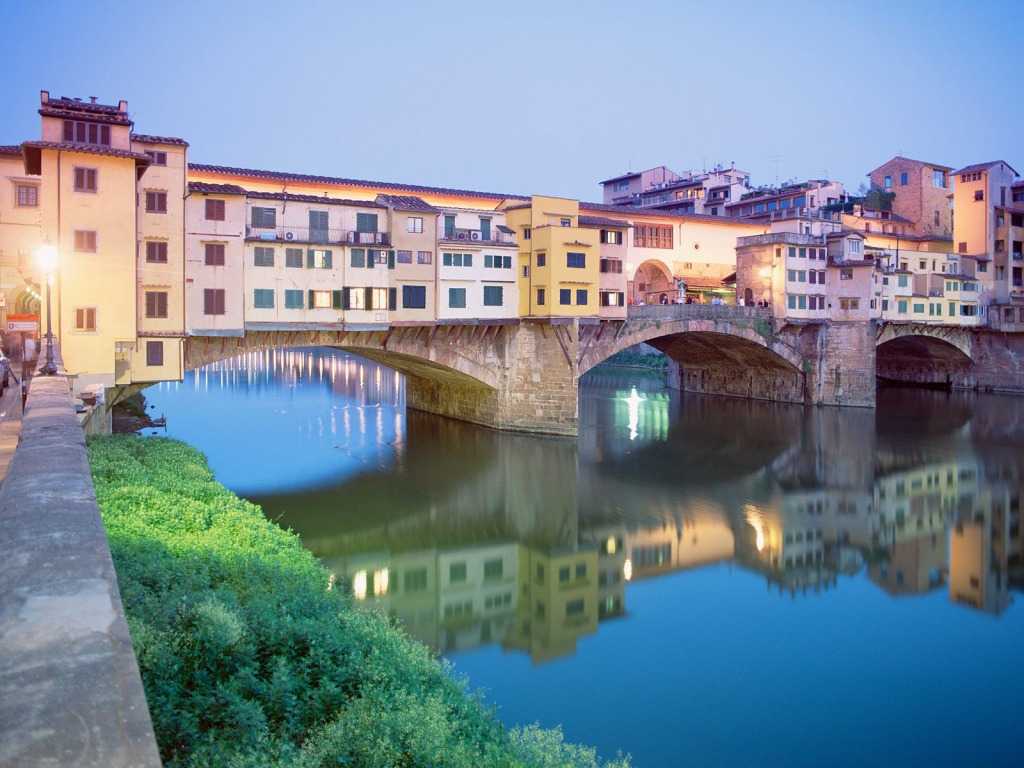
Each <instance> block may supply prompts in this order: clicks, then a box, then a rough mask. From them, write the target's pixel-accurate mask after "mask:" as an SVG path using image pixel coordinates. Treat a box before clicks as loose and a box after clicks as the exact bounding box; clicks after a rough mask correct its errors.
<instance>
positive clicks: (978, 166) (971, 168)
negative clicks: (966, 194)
mask: <svg viewBox="0 0 1024 768" xmlns="http://www.w3.org/2000/svg"><path fill="white" fill-rule="evenodd" d="M1000 163H1003V164H1004V165H1005V166H1006V167H1007V168H1009V169H1010V170H1011V171H1013V173H1014V175H1017V171H1016V169H1014V167H1013V166H1012V165H1010V164H1009V163H1008V162H1006V161H1005V160H989V161H988V162H987V163H974V164H973V165H965V166H964V167H963V168H961V169H960V170H959V171H953V175H954V176H959V175H960V174H961V173H974V172H975V171H987V170H988V169H989V168H991V167H992V166H993V165H999V164H1000Z"/></svg>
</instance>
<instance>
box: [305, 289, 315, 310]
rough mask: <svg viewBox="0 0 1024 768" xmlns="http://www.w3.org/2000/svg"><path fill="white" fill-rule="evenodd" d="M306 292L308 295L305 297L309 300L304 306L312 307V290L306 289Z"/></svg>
mask: <svg viewBox="0 0 1024 768" xmlns="http://www.w3.org/2000/svg"><path fill="white" fill-rule="evenodd" d="M306 293H307V294H308V296H307V297H306V298H308V299H309V301H308V302H307V303H306V308H307V309H312V308H313V291H306Z"/></svg>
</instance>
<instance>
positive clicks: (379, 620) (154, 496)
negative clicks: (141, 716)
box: [89, 435, 627, 768]
mask: <svg viewBox="0 0 1024 768" xmlns="http://www.w3.org/2000/svg"><path fill="white" fill-rule="evenodd" d="M89 457H90V461H91V463H92V471H93V479H94V481H95V485H96V495H97V498H98V499H99V503H100V508H101V510H102V513H103V521H104V524H105V525H106V528H107V534H108V536H109V539H110V546H111V550H112V552H113V556H114V564H115V566H116V569H117V575H118V582H119V584H120V588H121V596H122V599H123V601H124V605H125V610H126V612H127V615H128V624H129V627H130V629H131V634H132V643H133V645H134V647H135V653H136V655H137V657H138V660H139V666H140V669H141V671H142V678H143V683H144V685H145V689H146V697H147V699H148V702H149V708H150V713H151V715H152V718H153V725H154V727H155V729H156V734H157V739H158V742H159V745H160V751H161V756H162V758H163V760H164V762H165V765H167V766H170V767H178V766H181V767H184V766H196V767H198V766H203V767H204V768H218V767H219V766H225V767H230V768H248V767H249V766H253V767H255V766H271V767H277V766H295V767H296V768H327V766H331V767H332V768H336V767H337V766H371V767H374V768H376V767H377V766H379V767H380V768H384V767H385V766H388V767H390V766H459V767H461V766H467V767H468V766H537V767H538V768H555V766H558V767H559V768H565V767H567V768H577V767H579V768H583V767H588V768H589V767H590V766H598V765H600V763H599V761H598V759H597V757H596V755H595V753H594V751H593V750H591V749H588V748H585V747H579V746H576V745H572V744H568V743H566V742H565V741H564V740H563V738H562V734H561V732H560V731H558V730H543V729H540V728H538V727H536V726H531V727H526V728H522V729H513V730H506V729H505V728H504V727H503V726H502V725H501V724H500V723H499V722H498V720H497V719H496V717H495V716H494V713H493V712H492V711H491V710H489V709H488V708H487V707H486V706H485V705H484V703H483V702H482V701H481V700H480V699H479V698H478V697H477V696H475V695H474V694H473V693H471V692H469V691H468V690H467V688H466V686H465V683H464V682H461V681H458V680H456V679H455V678H454V677H453V676H452V675H451V674H450V670H449V669H447V668H446V667H445V666H444V665H443V663H442V662H440V661H438V660H437V659H436V658H434V657H433V656H432V655H431V653H430V652H429V651H428V649H427V648H426V647H425V646H423V645H421V644H419V643H417V642H416V641H414V640H412V639H410V638H408V637H407V636H406V635H405V634H403V633H402V632H401V631H400V630H399V629H398V628H396V627H394V626H392V625H391V624H389V623H388V622H387V620H386V619H385V618H383V617H381V616H379V615H377V614H373V613H367V612H364V611H359V610H356V609H355V608H354V607H353V606H352V605H351V604H350V602H349V599H348V598H347V597H345V596H344V595H343V594H341V593H340V591H339V590H336V589H333V588H332V585H331V583H330V580H329V575H328V573H327V571H326V570H325V569H324V568H323V566H321V565H320V563H319V562H318V561H317V560H316V559H315V558H314V557H313V556H312V555H311V554H310V553H309V552H308V551H306V550H305V549H304V548H303V547H302V545H301V543H300V542H299V539H298V537H297V536H296V535H294V534H293V533H291V532H288V531H285V530H283V529H281V528H280V527H278V526H277V525H276V524H274V523H272V522H270V521H268V520H267V519H266V518H265V517H264V516H263V514H262V512H261V510H260V508H259V507H257V506H255V505H254V504H251V503H249V502H247V501H244V500H242V499H239V498H238V497H237V496H235V495H234V494H233V493H231V492H230V491H228V490H227V489H226V488H224V487H223V486H222V485H220V484H219V483H217V482H216V480H214V478H213V475H212V473H211V472H210V470H209V468H208V466H207V464H206V461H205V459H204V458H203V457H202V455H201V454H199V453H198V452H197V451H195V450H194V449H192V448H190V447H188V446H186V445H184V444H183V443H179V442H177V441H173V440H166V439H157V438H147V439H141V438H138V437H135V436H131V435H118V436H114V437H104V438H94V439H92V440H90V443H89ZM626 764H627V761H626V760H620V761H618V762H616V763H614V765H618V766H625V765H626ZM609 765H610V764H609Z"/></svg>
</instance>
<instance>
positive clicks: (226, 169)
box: [188, 163, 529, 200]
mask: <svg viewBox="0 0 1024 768" xmlns="http://www.w3.org/2000/svg"><path fill="white" fill-rule="evenodd" d="M188 167H189V170H190V171H192V172H198V173H215V174H221V175H224V176H250V177H252V178H254V179H274V180H277V181H300V182H306V183H309V184H344V185H348V186H353V187H366V188H368V189H400V190H402V191H405V192H429V193H434V194H442V195H443V194H450V195H459V196H463V197H485V198H490V199H493V200H505V199H513V200H528V199H529V198H528V197H527V196H525V195H505V194H499V193H497V192H476V191H473V190H470V189H456V188H451V187H427V186H421V185H418V184H398V183H390V182H386V181H367V180H365V179H347V178H344V177H340V176H314V175H311V174H305V173H289V172H287V171H263V170H259V169H255V168H235V167H232V166H227V165H208V164H205V163H189V164H188Z"/></svg>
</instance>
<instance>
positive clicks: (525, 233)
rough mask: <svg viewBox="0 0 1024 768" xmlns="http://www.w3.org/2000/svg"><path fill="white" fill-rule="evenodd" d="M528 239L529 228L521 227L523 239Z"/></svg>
mask: <svg viewBox="0 0 1024 768" xmlns="http://www.w3.org/2000/svg"><path fill="white" fill-rule="evenodd" d="M529 239H530V228H529V227H523V240H529Z"/></svg>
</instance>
